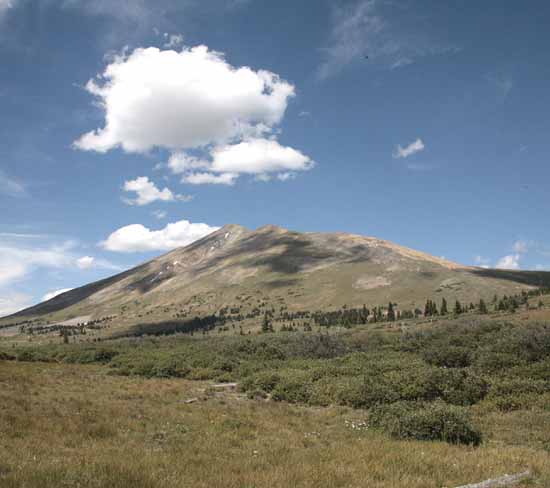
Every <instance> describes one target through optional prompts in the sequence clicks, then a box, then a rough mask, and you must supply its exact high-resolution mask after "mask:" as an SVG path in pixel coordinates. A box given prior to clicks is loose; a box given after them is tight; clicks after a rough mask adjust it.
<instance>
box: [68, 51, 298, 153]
mask: <svg viewBox="0 0 550 488" xmlns="http://www.w3.org/2000/svg"><path fill="white" fill-rule="evenodd" d="M99 79H100V81H99V82H98V81H96V80H90V81H89V82H88V83H87V85H86V89H87V90H88V91H89V92H90V93H91V94H93V95H94V96H96V97H97V98H98V101H99V102H100V105H101V107H102V108H103V109H104V111H105V127H103V128H101V129H97V130H95V131H92V132H88V133H87V134H84V135H83V136H82V137H81V138H80V139H78V140H77V141H76V142H75V145H76V147H78V148H80V149H83V150H94V151H99V152H106V151H108V150H110V149H113V148H116V147H122V148H123V149H124V150H125V151H127V152H146V151H148V150H150V149H151V148H153V147H163V148H168V149H172V150H179V149H185V148H194V147H204V146H206V145H209V144H220V143H221V144H223V143H227V142H229V141H231V140H234V139H236V138H237V139H238V138H242V137H245V136H250V135H254V134H262V133H265V132H269V131H270V130H272V129H273V127H274V126H276V125H277V124H278V123H279V122H280V121H281V119H282V118H283V115H284V113H285V110H286V107H287V103H288V99H289V98H290V97H292V96H294V87H293V86H292V85H291V84H289V83H287V82H286V81H284V80H281V79H280V78H279V77H278V76H277V75H276V74H274V73H271V72H269V71H265V70H259V71H254V70H253V69H251V68H248V67H241V68H235V67H233V66H231V65H230V64H229V63H227V62H226V61H225V59H224V57H223V55H222V54H221V53H218V52H214V51H209V50H208V47H207V46H197V47H193V48H183V49H182V51H181V52H176V51H172V50H167V51H162V50H160V49H158V48H155V47H149V48H139V49H136V50H134V51H133V52H132V53H131V54H129V55H127V54H121V55H119V56H118V57H117V58H116V59H115V60H114V61H113V62H112V63H111V64H109V65H108V66H107V68H106V69H105V71H104V73H103V74H102V75H101V76H100V77H99Z"/></svg>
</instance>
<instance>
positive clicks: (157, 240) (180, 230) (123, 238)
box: [100, 220, 219, 252]
mask: <svg viewBox="0 0 550 488" xmlns="http://www.w3.org/2000/svg"><path fill="white" fill-rule="evenodd" d="M218 229H219V227H212V226H210V225H207V224H202V223H191V222H189V221H188V220H180V221H179V222H174V223H171V224H168V225H167V226H166V227H164V228H163V229H160V230H150V229H148V228H147V227H145V226H143V225H141V224H132V225H127V226H125V227H121V228H120V229H118V230H116V231H115V232H113V233H112V234H111V235H110V236H109V237H108V238H107V239H105V240H104V241H103V242H101V243H100V245H101V247H103V248H104V249H107V250H109V251H117V252H144V251H167V250H170V249H174V248H176V247H181V246H187V245H188V244H191V243H192V242H194V241H196V240H198V239H201V238H202V237H204V236H206V235H208V234H211V233H212V232H214V231H216V230H218Z"/></svg>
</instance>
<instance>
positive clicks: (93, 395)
mask: <svg viewBox="0 0 550 488" xmlns="http://www.w3.org/2000/svg"><path fill="white" fill-rule="evenodd" d="M0 385H1V389H0V459H1V461H0V486H2V487H3V488H4V487H6V488H15V487H17V488H20V487H26V488H35V487H36V488H59V487H63V486H80V487H86V488H87V487H94V488H95V487H97V488H99V487H101V488H104V487H116V488H127V487H128V488H130V487H132V488H142V487H143V488H145V487H147V488H148V487H151V488H152V487H155V488H156V487H168V488H171V487H174V488H175V487H181V486H193V487H199V488H200V487H218V486H219V487H222V486H223V487H235V488H237V487H239V488H240V487H258V488H260V487H288V486H300V487H331V488H332V487H360V486H361V487H363V486H369V487H374V488H381V487H407V488H430V487H433V488H436V487H442V486H457V485H461V484H465V483H468V482H473V481H480V480H484V479H487V478H491V477H495V476H499V475H502V474H503V473H508V472H519V471H523V470H525V469H530V470H531V471H532V472H533V473H534V481H532V484H530V485H529V486H541V487H542V486H548V483H549V482H550V472H549V468H548V463H547V461H548V453H547V452H545V451H544V450H542V449H540V448H537V447H536V446H530V445H529V444H530V442H529V441H528V440H527V441H526V442H525V443H520V442H517V440H518V439H521V437H522V436H524V437H525V438H526V439H527V438H528V437H529V434H528V433H529V431H530V429H532V426H530V425H528V424H527V422H526V421H525V420H524V421H523V422H521V423H518V425H517V426H516V432H515V434H514V437H515V439H516V440H515V441H514V442H510V440H509V439H507V438H506V435H504V434H502V433H500V432H501V431H502V430H503V426H502V424H499V423H498V422H496V421H495V420H493V419H491V417H490V416H489V417H486V422H487V424H488V427H490V428H493V429H494V430H495V434H494V435H492V436H491V437H490V438H489V439H487V441H486V442H485V443H484V444H483V445H482V446H481V447H478V448H473V447H463V446H457V445H451V444H448V443H444V442H417V441H399V440H393V439H391V438H389V437H388V436H386V435H385V434H382V433H380V432H378V431H377V430H373V429H372V428H370V427H368V415H367V414H366V412H364V411H358V410H352V409H349V408H343V407H329V408H321V409H320V408H311V407H303V406H294V405H290V404H287V403H279V402H272V401H271V402H270V401H267V402H266V401H253V400H247V399H245V398H242V397H241V396H239V395H229V394H228V395H226V396H223V395H222V396H211V397H208V396H206V394H205V393H204V392H203V391H202V390H203V389H204V388H206V386H207V384H206V383H203V382H196V381H188V380H181V379H146V378H142V377H130V378H128V377H120V376H112V375H108V374H106V370H105V368H104V367H101V366H95V365H88V366H83V365H67V364H43V363H17V362H3V363H0ZM190 397H200V398H204V399H202V400H201V401H199V402H196V403H191V404H185V403H183V400H185V399H187V398H190ZM507 415H508V414H507ZM523 415H524V417H525V416H527V417H530V416H531V415H532V414H531V413H529V412H523ZM546 418H547V417H546ZM526 486H527V485H526Z"/></svg>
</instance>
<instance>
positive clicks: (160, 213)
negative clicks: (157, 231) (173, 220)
mask: <svg viewBox="0 0 550 488" xmlns="http://www.w3.org/2000/svg"><path fill="white" fill-rule="evenodd" d="M151 213H152V214H153V215H154V216H155V217H156V218H157V219H159V220H162V219H165V218H166V215H167V213H166V212H165V211H164V210H153V211H152V212H151Z"/></svg>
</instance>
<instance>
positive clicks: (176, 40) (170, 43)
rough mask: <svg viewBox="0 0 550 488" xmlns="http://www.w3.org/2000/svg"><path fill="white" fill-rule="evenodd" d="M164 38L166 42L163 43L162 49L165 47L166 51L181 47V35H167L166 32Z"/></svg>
mask: <svg viewBox="0 0 550 488" xmlns="http://www.w3.org/2000/svg"><path fill="white" fill-rule="evenodd" d="M164 38H165V39H166V42H165V43H164V45H163V47H166V48H168V49H172V48H176V47H180V46H182V45H183V35H181V34H168V32H165V33H164Z"/></svg>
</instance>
